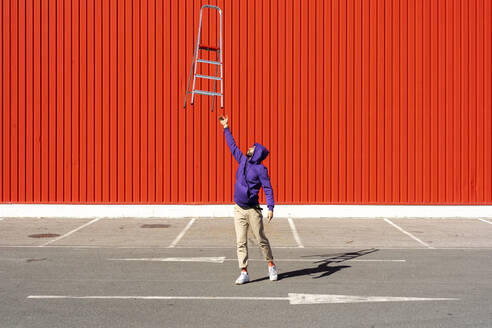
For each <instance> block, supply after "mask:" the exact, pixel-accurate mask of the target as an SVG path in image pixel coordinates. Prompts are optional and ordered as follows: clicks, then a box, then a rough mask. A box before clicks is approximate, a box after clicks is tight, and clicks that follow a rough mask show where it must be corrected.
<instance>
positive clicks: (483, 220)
mask: <svg viewBox="0 0 492 328" xmlns="http://www.w3.org/2000/svg"><path fill="white" fill-rule="evenodd" d="M479 220H480V221H482V222H485V223H488V224H492V222H490V221H487V220H485V219H479Z"/></svg>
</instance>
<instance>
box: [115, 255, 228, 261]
mask: <svg viewBox="0 0 492 328" xmlns="http://www.w3.org/2000/svg"><path fill="white" fill-rule="evenodd" d="M108 260H109V261H151V262H205V263H224V261H225V256H219V257H163V258H158V257H155V258H127V259H108Z"/></svg>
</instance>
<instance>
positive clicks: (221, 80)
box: [219, 8, 224, 108]
mask: <svg viewBox="0 0 492 328" xmlns="http://www.w3.org/2000/svg"><path fill="white" fill-rule="evenodd" d="M219 18H220V22H219V25H220V29H219V51H220V108H224V76H223V75H224V72H223V61H222V10H221V9H220V8H219Z"/></svg>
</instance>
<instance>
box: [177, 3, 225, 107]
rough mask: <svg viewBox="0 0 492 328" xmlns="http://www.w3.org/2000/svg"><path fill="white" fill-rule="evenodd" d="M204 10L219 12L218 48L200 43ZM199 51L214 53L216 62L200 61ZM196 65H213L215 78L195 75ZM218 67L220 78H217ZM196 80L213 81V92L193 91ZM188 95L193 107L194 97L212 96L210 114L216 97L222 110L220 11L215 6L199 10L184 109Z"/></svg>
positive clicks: (205, 6) (222, 82) (203, 7)
mask: <svg viewBox="0 0 492 328" xmlns="http://www.w3.org/2000/svg"><path fill="white" fill-rule="evenodd" d="M205 8H209V9H214V10H217V11H218V12H219V21H220V30H219V46H218V47H216V46H211V45H204V44H201V43H200V37H201V33H202V14H203V10H204V9H205ZM200 50H203V51H213V52H215V53H216V60H205V59H200V58H199V52H200ZM197 63H201V64H209V65H215V76H211V75H202V74H197V73H196V67H197ZM219 67H220V76H218V73H219ZM192 72H193V85H192V87H191V91H190V80H191V73H192ZM197 78H199V79H208V80H214V90H213V91H207V90H197V89H195V81H196V79H197ZM217 81H220V92H217ZM189 93H191V104H192V105H193V101H194V99H195V95H204V96H212V97H213V99H212V112H213V111H214V104H215V97H216V96H217V97H220V107H221V108H224V81H223V70H222V10H221V9H220V8H219V7H217V6H211V5H203V6H202V8H201V9H200V24H199V27H198V36H197V39H196V46H195V52H194V54H193V61H192V63H191V69H190V74H189V76H188V84H187V86H186V93H185V100H184V104H183V108H186V100H187V98H188V94H189Z"/></svg>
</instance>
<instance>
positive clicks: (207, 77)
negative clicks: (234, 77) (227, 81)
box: [195, 74, 222, 81]
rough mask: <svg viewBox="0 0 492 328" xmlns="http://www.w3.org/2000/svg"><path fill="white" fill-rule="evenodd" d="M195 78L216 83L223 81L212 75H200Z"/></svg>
mask: <svg viewBox="0 0 492 328" xmlns="http://www.w3.org/2000/svg"><path fill="white" fill-rule="evenodd" d="M195 76H196V77H198V78H201V79H209V80H216V81H220V80H222V79H221V78H220V77H216V76H210V75H200V74H197V75H195Z"/></svg>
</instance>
